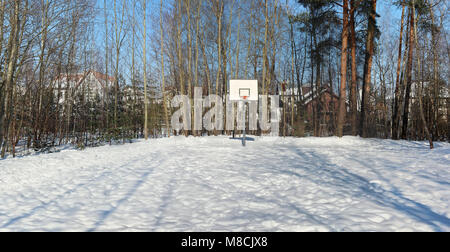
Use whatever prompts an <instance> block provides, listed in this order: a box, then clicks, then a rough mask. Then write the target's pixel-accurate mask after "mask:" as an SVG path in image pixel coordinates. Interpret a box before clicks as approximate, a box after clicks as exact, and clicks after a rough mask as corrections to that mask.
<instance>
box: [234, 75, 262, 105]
mask: <svg viewBox="0 0 450 252" xmlns="http://www.w3.org/2000/svg"><path fill="white" fill-rule="evenodd" d="M243 97H246V98H247V99H245V100H246V101H257V100H258V80H230V100H231V101H243V100H244V99H243Z"/></svg>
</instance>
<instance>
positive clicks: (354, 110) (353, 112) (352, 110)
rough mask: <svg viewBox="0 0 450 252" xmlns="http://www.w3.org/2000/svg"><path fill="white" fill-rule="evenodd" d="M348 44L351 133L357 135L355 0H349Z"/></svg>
mask: <svg viewBox="0 0 450 252" xmlns="http://www.w3.org/2000/svg"><path fill="white" fill-rule="evenodd" d="M358 4H359V2H358ZM350 5H351V7H350V8H351V10H350V31H351V34H350V37H351V38H350V44H351V55H352V66H351V67H352V83H351V87H350V114H351V118H350V122H351V125H352V135H353V136H357V135H358V79H357V78H358V73H357V66H356V27H355V11H356V8H357V5H356V4H355V0H350Z"/></svg>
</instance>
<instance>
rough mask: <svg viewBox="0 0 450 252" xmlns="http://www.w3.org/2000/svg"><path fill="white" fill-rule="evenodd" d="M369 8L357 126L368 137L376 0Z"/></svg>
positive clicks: (361, 133) (362, 134)
mask: <svg viewBox="0 0 450 252" xmlns="http://www.w3.org/2000/svg"><path fill="white" fill-rule="evenodd" d="M371 6H372V8H371V10H370V14H369V22H368V28H367V30H368V33H367V43H366V52H365V63H364V82H363V97H362V104H361V105H362V106H361V121H360V127H359V131H360V132H359V133H360V135H361V136H362V137H365V138H367V137H369V132H368V124H369V121H368V119H369V113H370V110H369V109H370V108H369V105H370V82H371V76H372V61H373V52H374V40H375V28H376V27H375V26H376V10H377V0H371Z"/></svg>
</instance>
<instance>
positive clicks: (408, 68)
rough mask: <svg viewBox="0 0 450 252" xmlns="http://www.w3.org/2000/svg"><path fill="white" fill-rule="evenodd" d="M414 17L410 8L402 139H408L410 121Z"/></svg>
mask: <svg viewBox="0 0 450 252" xmlns="http://www.w3.org/2000/svg"><path fill="white" fill-rule="evenodd" d="M414 16H415V14H414V13H413V10H412V8H411V7H410V8H409V22H410V24H409V51H408V62H407V66H406V93H405V103H404V108H403V111H404V112H403V125H402V126H403V128H402V139H407V138H408V121H409V100H410V96H411V88H412V67H413V65H412V64H413V57H414V22H415V21H414Z"/></svg>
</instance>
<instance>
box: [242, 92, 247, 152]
mask: <svg viewBox="0 0 450 252" xmlns="http://www.w3.org/2000/svg"><path fill="white" fill-rule="evenodd" d="M242 103H243V106H242V107H243V108H244V113H243V116H244V120H243V122H244V133H243V138H242V146H244V147H245V140H246V139H247V137H246V135H245V128H246V122H245V121H246V120H245V119H246V118H245V112H246V111H245V110H246V109H245V101H243V102H242Z"/></svg>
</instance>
